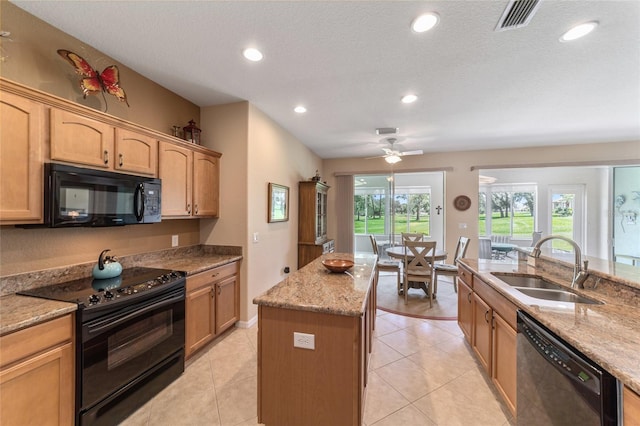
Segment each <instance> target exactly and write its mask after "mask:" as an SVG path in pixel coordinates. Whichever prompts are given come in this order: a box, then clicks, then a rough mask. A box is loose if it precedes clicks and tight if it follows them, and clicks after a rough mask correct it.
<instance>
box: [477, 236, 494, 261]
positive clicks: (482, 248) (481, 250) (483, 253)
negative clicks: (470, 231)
mask: <svg viewBox="0 0 640 426" xmlns="http://www.w3.org/2000/svg"><path fill="white" fill-rule="evenodd" d="M491 258H492V254H491V240H490V239H489V238H478V259H491Z"/></svg>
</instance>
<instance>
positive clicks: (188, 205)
mask: <svg viewBox="0 0 640 426" xmlns="http://www.w3.org/2000/svg"><path fill="white" fill-rule="evenodd" d="M187 213H189V214H191V204H187Z"/></svg>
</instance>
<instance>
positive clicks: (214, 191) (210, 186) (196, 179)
mask: <svg viewBox="0 0 640 426" xmlns="http://www.w3.org/2000/svg"><path fill="white" fill-rule="evenodd" d="M218 161H219V159H218V158H216V157H214V156H213V155H207V154H203V153H201V152H194V153H193V215H194V216H214V217H217V216H218V206H219V192H220V190H219V180H220V171H219V166H218Z"/></svg>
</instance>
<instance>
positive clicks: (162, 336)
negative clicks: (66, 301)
mask: <svg viewBox="0 0 640 426" xmlns="http://www.w3.org/2000/svg"><path fill="white" fill-rule="evenodd" d="M184 298H185V293H184V285H182V286H181V287H179V288H177V289H174V290H173V291H171V292H169V293H163V295H162V296H155V297H151V298H145V299H144V300H141V301H136V303H135V304H133V303H132V304H130V305H128V306H126V307H119V309H117V310H115V311H114V312H111V313H107V314H105V315H101V316H100V317H99V318H97V319H93V320H91V321H88V322H86V323H84V324H83V325H82V347H81V365H80V366H79V368H80V370H81V371H80V375H81V377H82V379H81V387H82V390H81V395H80V397H81V400H80V407H81V410H84V409H88V408H89V407H91V406H92V405H94V404H95V403H97V402H99V401H100V400H102V399H104V398H106V397H107V396H109V395H110V394H112V393H113V392H116V391H118V390H119V389H122V388H123V387H125V386H127V385H128V384H130V383H131V382H132V381H134V380H135V379H136V378H138V377H140V376H142V375H145V373H146V372H147V371H148V370H151V369H153V368H154V367H155V366H156V365H158V364H160V363H162V362H163V361H164V360H166V359H167V358H169V357H171V356H175V354H176V353H178V352H182V353H183V352H184V341H185V340H184V339H185V324H184V317H185V301H184ZM182 367H183V368H184V366H182Z"/></svg>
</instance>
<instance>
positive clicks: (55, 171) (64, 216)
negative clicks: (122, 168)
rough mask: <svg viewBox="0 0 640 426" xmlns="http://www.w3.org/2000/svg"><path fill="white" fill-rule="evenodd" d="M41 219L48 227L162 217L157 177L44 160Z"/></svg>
mask: <svg viewBox="0 0 640 426" xmlns="http://www.w3.org/2000/svg"><path fill="white" fill-rule="evenodd" d="M44 179H45V181H44V209H45V210H44V221H45V225H46V226H49V227H51V228H60V227H70V226H85V227H98V226H121V225H130V224H137V223H156V222H160V220H161V203H160V201H161V189H162V185H161V181H160V179H155V178H149V177H143V176H133V175H126V174H123V173H114V172H107V171H102V170H93V169H85V168H80V167H72V166H66V165H62V164H54V163H47V164H45V174H44Z"/></svg>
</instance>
